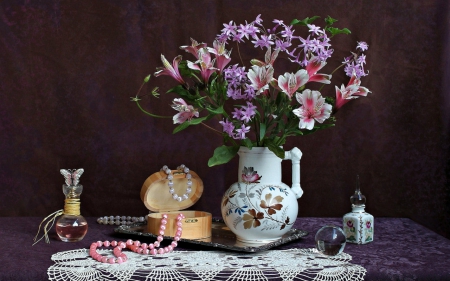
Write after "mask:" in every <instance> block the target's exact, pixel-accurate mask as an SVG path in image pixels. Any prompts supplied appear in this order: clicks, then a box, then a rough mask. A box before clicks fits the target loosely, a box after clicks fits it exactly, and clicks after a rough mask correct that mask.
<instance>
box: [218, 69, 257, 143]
mask: <svg viewBox="0 0 450 281" xmlns="http://www.w3.org/2000/svg"><path fill="white" fill-rule="evenodd" d="M223 73H224V77H225V79H226V81H227V83H228V89H227V96H228V97H229V98H232V99H234V100H238V99H244V100H247V105H241V106H239V107H236V108H235V109H234V111H233V112H232V115H233V118H234V119H235V120H233V121H229V120H225V121H220V122H219V123H220V124H221V125H222V126H223V131H224V132H226V133H227V134H228V135H229V136H230V137H232V138H233V139H239V140H241V139H245V138H246V136H245V134H246V133H248V132H249V131H250V126H246V124H247V123H248V122H250V121H251V120H252V118H253V116H254V115H255V114H256V106H255V105H253V103H252V102H251V100H253V99H254V98H255V96H256V93H255V90H254V88H253V87H251V85H250V81H249V79H248V77H247V72H246V71H245V67H239V66H238V65H237V64H235V65H233V66H229V67H228V68H226V69H224V71H223ZM236 125H238V128H237V129H236ZM239 125H240V127H239Z"/></svg>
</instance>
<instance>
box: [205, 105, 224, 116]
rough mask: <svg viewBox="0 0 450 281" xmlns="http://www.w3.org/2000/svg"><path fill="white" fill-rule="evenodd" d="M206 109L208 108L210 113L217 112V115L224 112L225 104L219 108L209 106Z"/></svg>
mask: <svg viewBox="0 0 450 281" xmlns="http://www.w3.org/2000/svg"><path fill="white" fill-rule="evenodd" d="M206 110H208V112H209V113H211V114H215V115H217V114H223V113H224V110H223V105H221V106H219V107H218V108H211V107H207V108H206Z"/></svg>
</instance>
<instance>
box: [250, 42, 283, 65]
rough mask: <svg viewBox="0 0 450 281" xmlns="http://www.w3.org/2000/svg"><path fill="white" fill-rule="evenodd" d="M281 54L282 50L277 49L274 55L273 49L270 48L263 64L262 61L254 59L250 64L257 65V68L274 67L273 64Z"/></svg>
mask: <svg viewBox="0 0 450 281" xmlns="http://www.w3.org/2000/svg"><path fill="white" fill-rule="evenodd" d="M279 52H280V49H275V51H274V52H273V53H272V49H271V48H270V46H269V48H268V49H267V52H266V54H265V56H264V62H262V61H260V60H258V59H252V60H251V61H250V63H251V64H252V65H257V66H266V65H272V66H273V63H274V62H275V60H276V59H277V57H278V53H279Z"/></svg>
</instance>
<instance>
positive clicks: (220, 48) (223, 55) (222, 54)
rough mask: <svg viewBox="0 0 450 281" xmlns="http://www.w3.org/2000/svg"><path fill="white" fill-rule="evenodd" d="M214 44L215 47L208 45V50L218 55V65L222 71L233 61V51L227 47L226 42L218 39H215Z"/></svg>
mask: <svg viewBox="0 0 450 281" xmlns="http://www.w3.org/2000/svg"><path fill="white" fill-rule="evenodd" d="M213 46H214V48H209V47H208V51H209V52H210V53H212V54H214V55H216V66H217V68H218V69H219V72H222V71H223V69H224V68H225V67H226V66H227V64H228V63H230V61H231V57H230V55H231V51H227V50H226V49H225V42H222V43H221V42H219V41H218V40H214V42H213Z"/></svg>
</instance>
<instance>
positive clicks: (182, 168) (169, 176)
mask: <svg viewBox="0 0 450 281" xmlns="http://www.w3.org/2000/svg"><path fill="white" fill-rule="evenodd" d="M177 170H178V171H180V173H184V174H186V179H187V187H186V192H185V193H184V194H183V195H181V196H180V195H178V194H176V193H175V189H174V188H173V175H172V170H170V169H169V168H168V167H167V165H164V166H163V167H162V168H161V171H163V172H164V173H165V174H166V175H167V180H168V183H167V185H168V187H169V192H170V194H171V195H172V198H173V199H174V200H175V201H178V202H181V201H184V200H186V199H188V198H189V194H190V193H191V192H192V180H191V179H192V175H191V174H190V173H189V168H188V167H186V166H185V165H184V164H181V165H180V166H178V167H177Z"/></svg>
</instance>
